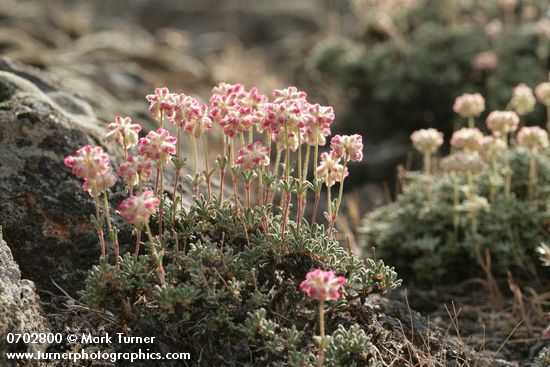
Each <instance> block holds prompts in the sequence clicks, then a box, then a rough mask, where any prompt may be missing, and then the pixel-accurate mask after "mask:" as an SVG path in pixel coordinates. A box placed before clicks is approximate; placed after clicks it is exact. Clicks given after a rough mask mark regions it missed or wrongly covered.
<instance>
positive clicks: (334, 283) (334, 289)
mask: <svg viewBox="0 0 550 367" xmlns="http://www.w3.org/2000/svg"><path fill="white" fill-rule="evenodd" d="M345 282H346V278H344V277H343V276H335V275H334V272H332V271H323V270H321V269H315V270H313V271H310V272H309V273H307V274H306V280H304V281H303V282H302V283H301V284H300V289H301V290H302V291H303V292H304V293H305V294H306V295H307V296H308V297H309V298H311V299H316V300H318V301H335V300H337V299H338V298H340V292H339V289H340V287H341V286H342V285H344V283H345Z"/></svg>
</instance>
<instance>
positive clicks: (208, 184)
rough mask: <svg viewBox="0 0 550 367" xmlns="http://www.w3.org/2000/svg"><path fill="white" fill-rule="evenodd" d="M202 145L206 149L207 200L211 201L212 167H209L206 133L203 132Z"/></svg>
mask: <svg viewBox="0 0 550 367" xmlns="http://www.w3.org/2000/svg"><path fill="white" fill-rule="evenodd" d="M202 147H203V150H204V167H205V176H206V177H205V179H206V190H207V200H208V201H210V168H209V167H208V151H207V150H206V135H205V134H202Z"/></svg>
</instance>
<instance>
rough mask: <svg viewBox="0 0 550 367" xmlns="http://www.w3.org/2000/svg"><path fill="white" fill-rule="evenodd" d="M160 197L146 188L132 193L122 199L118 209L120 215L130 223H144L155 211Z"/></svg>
mask: <svg viewBox="0 0 550 367" xmlns="http://www.w3.org/2000/svg"><path fill="white" fill-rule="evenodd" d="M159 203H160V199H159V198H157V197H156V196H155V194H153V192H152V191H150V190H147V191H144V192H143V193H141V194H138V195H132V196H130V197H129V198H128V199H126V200H124V201H122V202H121V203H120V206H119V207H118V210H119V211H120V213H121V215H122V217H123V218H124V219H125V220H126V221H127V222H128V223H130V224H145V223H148V222H149V218H150V217H151V215H153V214H154V213H156V211H157V209H158V205H159Z"/></svg>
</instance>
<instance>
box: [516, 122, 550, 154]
mask: <svg viewBox="0 0 550 367" xmlns="http://www.w3.org/2000/svg"><path fill="white" fill-rule="evenodd" d="M518 143H519V145H521V146H524V147H526V148H527V149H529V150H531V151H533V152H537V151H539V150H542V149H545V148H547V147H548V133H547V132H546V130H543V129H541V128H540V127H538V126H529V127H522V128H521V130H520V131H519V132H518Z"/></svg>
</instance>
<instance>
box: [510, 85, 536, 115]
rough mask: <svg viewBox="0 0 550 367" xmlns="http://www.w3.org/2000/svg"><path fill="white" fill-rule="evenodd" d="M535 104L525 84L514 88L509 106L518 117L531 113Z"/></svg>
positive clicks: (530, 91) (533, 97)
mask: <svg viewBox="0 0 550 367" xmlns="http://www.w3.org/2000/svg"><path fill="white" fill-rule="evenodd" d="M536 103H537V100H536V99H535V96H534V95H533V91H532V90H531V88H529V86H528V85H527V84H524V83H521V84H518V85H517V86H516V87H515V88H514V91H513V92H512V99H511V101H510V104H511V106H512V108H513V109H514V111H516V112H517V114H518V115H520V116H522V115H526V114H528V113H529V112H532V111H533V110H534V109H535V104H536Z"/></svg>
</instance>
